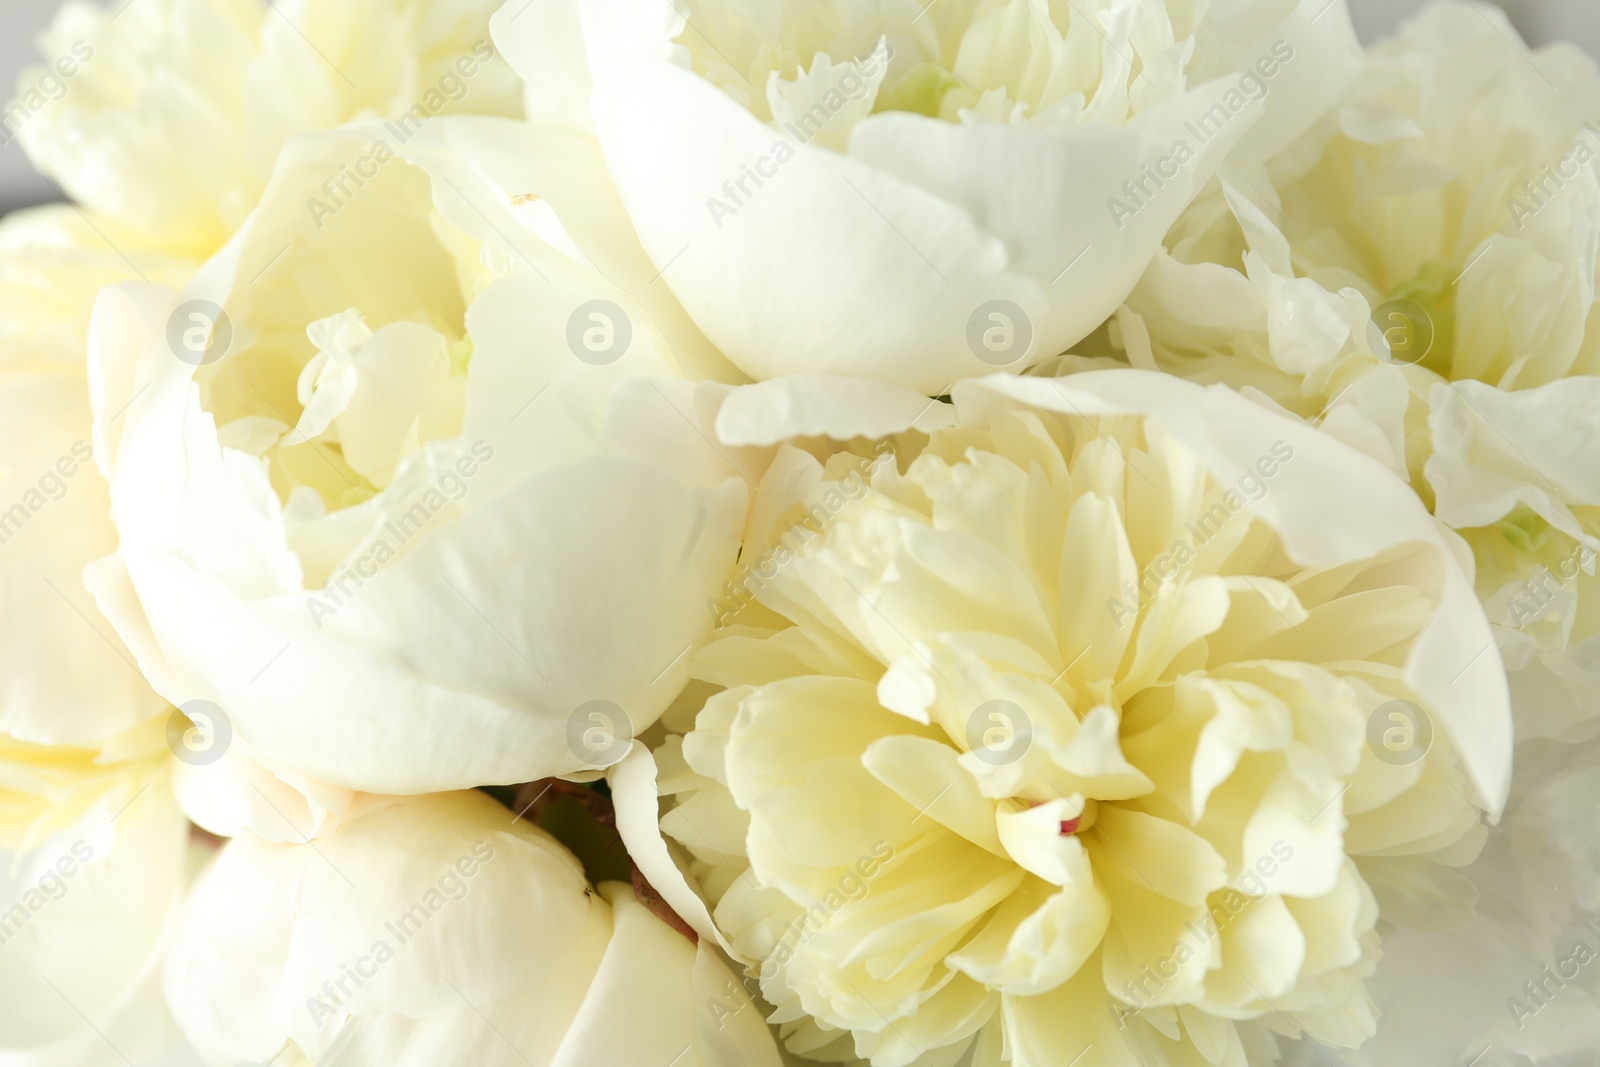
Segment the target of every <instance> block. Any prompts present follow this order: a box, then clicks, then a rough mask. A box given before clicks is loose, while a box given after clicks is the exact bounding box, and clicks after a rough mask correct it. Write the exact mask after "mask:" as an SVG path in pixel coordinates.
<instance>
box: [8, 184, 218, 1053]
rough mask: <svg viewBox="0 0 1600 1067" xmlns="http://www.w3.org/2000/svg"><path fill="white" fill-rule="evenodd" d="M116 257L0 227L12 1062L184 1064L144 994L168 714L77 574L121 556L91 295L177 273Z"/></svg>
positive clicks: (65, 238) (177, 879) (155, 906)
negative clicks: (88, 358) (90, 372)
mask: <svg viewBox="0 0 1600 1067" xmlns="http://www.w3.org/2000/svg"><path fill="white" fill-rule="evenodd" d="M127 249H128V251H127V254H126V257H125V255H124V253H121V252H118V251H116V250H114V249H112V248H110V247H108V246H107V245H106V244H105V240H104V237H103V236H102V235H100V234H97V233H95V232H94V230H93V228H92V227H91V226H89V225H88V224H87V223H86V222H85V221H84V220H83V219H82V218H81V217H80V216H79V215H77V214H76V213H75V212H73V211H72V210H71V209H69V208H45V209H39V210H36V211H29V212H21V213H17V214H14V215H11V216H9V217H8V218H7V219H6V220H5V221H4V222H3V223H0V589H3V595H0V627H3V630H4V634H3V637H0V676H3V677H4V679H5V689H4V692H5V697H4V700H0V1064H4V1065H6V1067H13V1065H15V1067H23V1065H26V1067H80V1065H81V1067H89V1065H91V1064H100V1063H104V1062H106V1060H105V1057H107V1056H110V1057H111V1058H112V1059H114V1060H117V1061H118V1062H121V1061H123V1060H126V1061H128V1062H133V1063H137V1064H139V1065H140V1067H153V1065H154V1064H156V1063H158V1062H160V1063H166V1062H168V1061H167V1060H166V1059H165V1057H166V1056H167V1055H168V1054H169V1053H172V1054H175V1055H179V1056H181V1054H182V1052H181V1048H180V1046H181V1042H179V1040H178V1035H177V1031H176V1028H175V1027H174V1026H173V1023H172V1020H171V1018H170V1017H169V1016H168V1014H167V1011H166V1008H165V1006H164V1004H163V1003H162V1001H161V995H160V988H159V984H158V983H157V982H156V972H157V970H158V965H159V960H160V953H161V952H162V950H163V948H164V946H165V944H166V941H167V938H168V936H169V933H170V924H171V921H172V919H173V916H174V915H175V912H176V908H177V905H178V903H179V899H180V897H181V894H182V891H183V887H184V882H185V879H186V874H187V871H186V861H185V840H186V835H187V830H188V824H187V823H186V822H185V821H184V818H183V816H182V815H181V814H180V812H179V810H178V808H177V806H176V805H175V804H174V802H173V796H172V790H171V775H170V770H171V767H172V765H173V764H172V761H171V760H170V759H169V753H168V745H169V744H170V743H171V739H172V737H173V736H174V735H173V734H170V733H169V731H171V730H174V729H175V725H174V724H173V722H172V720H171V718H170V716H175V715H176V714H177V713H176V712H175V711H173V710H172V709H171V708H170V707H169V706H168V705H167V703H166V702H165V701H163V700H161V699H159V698H158V697H157V696H156V695H155V694H154V693H152V692H151V691H150V689H149V686H148V684H147V683H146V682H145V681H144V679H143V678H142V677H141V676H140V674H139V671H138V668H137V667H136V666H135V665H134V662H133V659H132V656H131V655H130V654H129V652H128V651H127V649H126V648H125V647H124V646H123V645H122V643H121V642H120V641H119V640H118V638H117V635H116V633H115V631H114V630H113V629H112V628H111V627H110V626H109V625H108V624H107V622H106V620H105V619H104V618H102V617H101V616H100V615H99V613H98V612H97V611H96V610H95V605H94V600H93V599H92V598H91V597H90V595H89V593H88V590H87V589H86V588H85V587H84V584H83V579H82V573H83V569H84V566H85V565H86V564H87V563H89V562H90V561H92V560H94V559H96V558H97V557H99V556H100V555H102V554H103V553H105V552H107V551H109V550H111V549H112V548H113V547H114V546H115V544H116V534H115V531H114V530H113V529H112V526H111V519H110V514H109V510H110V501H109V494H108V492H107V488H106V483H105V481H104V479H103V478H102V477H101V476H100V473H99V471H98V470H97V469H96V467H95V464H94V455H93V446H92V442H93V438H94V435H93V430H92V427H91V413H90V405H89V384H88V377H87V375H86V373H85V367H84V344H85V335H86V332H87V327H88V320H89V313H90V309H91V307H92V306H93V302H94V296H95V292H96V290H97V289H98V288H99V286H100V285H102V284H111V283H115V282H121V281H126V280H128V279H129V278H135V277H138V276H139V275H140V273H143V274H145V276H147V277H152V278H163V279H171V278H179V277H185V276H187V275H186V271H187V270H188V269H189V266H188V265H186V264H184V263H182V262H181V261H176V260H171V259H169V258H167V257H164V256H160V255H157V254H153V253H151V252H149V251H148V250H144V251H140V250H139V249H138V246H136V245H135V244H132V243H130V244H128V245H127ZM179 722H180V724H181V720H180V721H179ZM175 1050H176V1051H175ZM119 1057H120V1059H119ZM170 1062H171V1063H172V1064H173V1065H176V1064H177V1063H179V1062H183V1061H181V1060H172V1061H170Z"/></svg>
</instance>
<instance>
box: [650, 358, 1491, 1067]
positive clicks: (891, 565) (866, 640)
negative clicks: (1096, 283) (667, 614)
mask: <svg viewBox="0 0 1600 1067" xmlns="http://www.w3.org/2000/svg"><path fill="white" fill-rule="evenodd" d="M804 404H805V398H804V389H803V388H801V387H798V386H797V387H795V388H793V389H792V390H791V389H790V383H786V382H782V381H779V382H774V383H769V385H767V386H755V387H750V388H749V389H746V390H743V391H736V392H735V393H734V394H733V395H732V397H731V398H730V399H729V400H728V401H727V402H726V403H725V404H724V406H723V408H722V411H721V413H720V415H719V418H718V422H717V426H718V430H719V431H720V432H721V433H722V436H723V439H724V441H725V442H727V443H730V444H751V443H761V441H758V440H756V437H757V436H758V435H763V434H764V435H766V436H765V440H766V441H771V440H773V439H774V435H775V434H779V433H782V432H783V431H782V430H781V429H780V430H772V429H771V427H772V426H779V427H782V426H784V425H785V424H787V425H789V426H791V427H793V426H795V425H804V424H805V423H806V415H805V413H803V412H802V413H800V414H796V411H797V409H798V408H800V407H803V406H804ZM839 406H841V407H844V408H846V409H848V407H849V398H848V396H846V397H843V398H841V400H840V402H839ZM955 416H956V420H955V424H954V425H953V426H950V427H949V428H947V429H942V430H938V431H936V432H933V433H932V434H931V436H927V437H923V436H921V435H919V434H907V435H902V436H901V437H899V438H896V439H895V440H894V441H893V446H894V448H895V449H896V450H897V452H898V455H897V456H896V457H895V461H893V462H886V461H884V460H883V459H881V458H879V459H877V460H876V461H874V460H872V459H870V458H869V459H865V460H864V459H863V458H862V457H863V454H870V453H871V452H872V451H873V450H872V449H871V448H865V447H853V448H850V449H841V446H840V445H839V444H838V443H837V442H833V443H829V442H827V441H825V440H823V439H819V438H812V439H808V440H807V439H802V440H799V441H796V442H791V444H790V446H788V447H784V448H781V449H780V450H779V451H778V453H777V455H776V457H775V459H774V460H773V463H772V467H771V469H770V470H769V472H768V475H767V479H766V481H765V482H764V483H763V486H762V490H761V492H760V493H758V505H757V508H758V510H759V509H760V508H761V507H762V504H761V503H760V501H761V500H763V499H765V500H766V501H767V503H768V505H772V504H773V502H774V501H775V500H779V499H782V497H783V495H784V494H785V493H786V492H787V493H788V494H789V496H790V499H792V500H793V501H794V506H793V508H792V509H791V510H790V511H789V512H788V513H787V516H786V518H785V519H784V520H783V521H780V522H778V523H776V524H774V525H773V527H772V529H773V533H772V534H771V535H769V537H768V540H769V541H770V542H771V543H774V544H775V543H778V542H780V541H782V542H787V543H789V544H790V545H791V546H792V548H793V550H792V551H791V552H789V553H788V554H787V555H785V556H784V557H783V562H782V564H781V565H779V566H767V567H765V568H764V569H763V568H759V567H757V568H756V569H754V570H753V571H752V574H753V576H747V579H746V584H747V586H748V587H749V589H750V591H751V593H752V595H753V600H752V602H751V603H750V604H748V605H747V606H745V607H743V608H742V609H741V610H739V611H738V612H737V613H736V614H735V615H734V617H733V618H732V620H731V621H730V622H729V623H728V624H727V625H726V626H724V627H723V628H722V629H721V630H720V631H719V634H718V635H717V636H716V637H715V638H714V639H713V641H712V642H711V643H710V644H709V645H708V646H707V647H706V648H705V649H704V650H703V651H702V652H701V653H700V654H699V656H698V658H697V661H696V665H695V667H694V672H695V674H696V676H697V677H698V678H699V679H700V680H701V681H702V682H703V683H706V684H707V685H709V686H711V687H716V688H717V690H718V691H715V692H714V693H713V695H711V696H710V697H709V698H708V699H706V700H705V701H704V706H703V708H701V709H700V710H699V712H698V715H697V716H695V718H694V720H693V729H692V731H690V732H688V733H687V736H685V737H683V738H682V740H681V741H679V740H678V739H677V738H675V737H674V738H671V739H669V740H668V741H667V742H666V743H665V744H664V745H663V746H661V747H660V749H659V751H658V752H657V754H656V756H657V759H658V760H659V762H660V767H661V773H662V783H661V786H660V788H661V791H662V792H664V793H669V794H672V795H674V797H675V803H674V805H673V806H672V807H671V809H670V810H669V811H667V813H666V814H665V816H664V817H663V819H662V824H661V825H662V829H663V830H664V831H665V832H666V834H668V835H669V836H670V837H672V838H674V839H676V841H678V842H679V843H681V844H682V845H683V846H684V847H685V848H686V849H687V850H688V853H689V854H690V856H692V861H691V862H690V863H689V864H688V865H689V867H690V870H691V872H692V877H693V878H694V879H695V880H696V881H697V882H698V885H699V887H700V889H701V891H702V893H703V896H704V898H705V899H706V901H707V903H708V904H709V905H710V906H711V909H712V910H711V916H712V918H713V919H714V922H715V925H716V927H717V928H718V929H719V930H720V931H721V932H722V933H723V935H724V936H725V937H726V939H727V942H728V944H729V946H730V948H731V949H732V950H733V951H734V953H735V954H736V955H737V956H739V957H741V958H742V959H744V960H745V961H746V962H747V963H748V964H749V968H750V973H751V974H752V975H753V976H756V977H757V978H758V979H759V982H760V986H761V989H762V991H763V993H764V994H765V995H766V996H767V998H768V999H769V1000H770V1001H771V1002H772V1003H773V1004H775V1005H776V1006H777V1014H776V1016H775V1020H776V1021H778V1022H781V1023H783V1024H784V1028H785V1031H786V1036H787V1038H788V1042H789V1045H790V1048H791V1049H792V1050H794V1051H796V1052H800V1053H802V1054H814V1055H819V1056H821V1057H822V1058H824V1059H835V1060H836V1059H841V1058H843V1059H850V1058H851V1057H852V1056H859V1057H863V1058H865V1059H867V1060H869V1061H870V1062H871V1063H872V1064H874V1065H875V1067H903V1065H908V1064H913V1063H916V1064H941V1065H945V1064H953V1063H955V1062H956V1061H957V1060H958V1059H960V1057H961V1056H962V1055H964V1054H965V1053H966V1051H967V1050H968V1048H969V1047H971V1046H972V1045H973V1043H974V1042H975V1043H976V1050H975V1052H974V1059H973V1061H972V1062H974V1063H977V1064H1001V1063H1010V1064H1014V1065H1017V1067H1045V1065H1050V1067H1056V1065H1060V1064H1065V1063H1069V1062H1071V1063H1077V1064H1081V1065H1084V1067H1101V1065H1106V1067H1109V1065H1117V1067H1121V1065H1128V1067H1133V1065H1135V1064H1146V1065H1149V1064H1180V1063H1182V1064H1189V1063H1197V1062H1200V1061H1201V1060H1202V1059H1203V1060H1204V1061H1205V1062H1208V1063H1212V1064H1244V1063H1245V1062H1246V1061H1247V1057H1248V1059H1249V1062H1265V1059H1264V1057H1267V1056H1268V1055H1270V1053H1271V1049H1272V1045H1273V1036H1272V1035H1274V1034H1280V1035H1288V1036H1298V1034H1299V1033H1300V1032H1304V1033H1307V1034H1310V1035H1312V1036H1313V1037H1315V1038H1317V1039H1318V1040H1321V1041H1323V1042H1325V1043H1328V1044H1333V1045H1341V1046H1354V1045H1358V1044H1359V1043H1360V1042H1361V1041H1362V1040H1363V1039H1364V1038H1366V1037H1367V1036H1368V1035H1370V1034H1371V1033H1372V1031H1373V1029H1374V1024H1375V1019H1374V1009H1373V1006H1372V1003H1371V1001H1370V1000H1369V998H1368V997H1367V995H1366V992H1365V989H1364V986H1363V980H1364V979H1365V978H1367V977H1368V976H1369V975H1370V974H1371V973H1372V971H1373V969H1374V968H1375V967H1376V965H1377V963H1378V959H1379V956H1380V949H1379V941H1380V937H1379V934H1380V929H1381V928H1380V926H1379V925H1378V923H1379V918H1380V913H1381V914H1382V915H1383V916H1384V917H1385V918H1387V919H1391V920H1394V919H1400V920H1411V921H1415V920H1418V919H1423V920H1426V919H1427V918H1428V917H1429V913H1430V912H1431V913H1432V914H1433V917H1435V918H1438V917H1441V916H1442V915H1445V914H1448V916H1449V917H1453V918H1461V917H1462V916H1463V915H1464V913H1465V912H1466V911H1467V910H1469V909H1470V904H1471V894H1470V890H1469V889H1467V888H1466V887H1465V884H1464V882H1463V881H1462V880H1461V879H1459V877H1458V876H1456V875H1454V874H1453V873H1452V872H1451V871H1450V870H1449V868H1450V867H1454V866H1459V865H1461V864H1463V863H1465V862H1468V861H1469V860H1470V859H1471V858H1472V857H1473V856H1475V855H1476V853H1477V851H1478V849H1479V847H1480V845H1481V843H1482V840H1483V837H1484V832H1483V829H1482V827H1481V825H1480V822H1479V813H1478V810H1477V807H1476V806H1475V804H1474V803H1473V802H1472V801H1471V800H1469V795H1470V794H1471V793H1472V789H1473V786H1472V785H1469V781H1476V782H1477V783H1478V785H1479V787H1480V788H1483V789H1484V790H1485V791H1486V792H1485V795H1486V797H1487V805H1488V806H1491V807H1492V806H1494V805H1495V804H1496V803H1498V801H1497V798H1496V794H1498V792H1499V791H1500V790H1501V789H1502V788H1503V775H1504V766H1503V760H1504V753H1503V751H1502V752H1500V753H1494V752H1493V751H1492V750H1491V749H1489V748H1486V747H1485V746H1484V742H1485V741H1486V739H1487V738H1489V737H1490V736H1496V737H1498V738H1499V739H1500V740H1499V741H1498V742H1496V744H1500V745H1504V743H1505V733H1506V727H1507V721H1508V720H1507V712H1506V707H1505V696H1504V680H1503V676H1502V675H1501V672H1500V667H1499V664H1498V662H1496V657H1495V655H1494V653H1493V651H1492V649H1491V647H1490V639H1489V634H1488V627H1487V624H1486V623H1485V621H1484V619H1483V617H1482V615H1481V613H1480V612H1479V611H1478V609H1477V607H1476V605H1475V603H1474V601H1473V598H1472V595H1471V592H1470V589H1469V588H1468V585H1467V583H1466V580H1465V579H1464V577H1463V576H1462V575H1461V574H1460V573H1459V572H1458V571H1457V570H1456V566H1455V564H1454V562H1453V561H1452V559H1451V557H1450V555H1449V551H1448V549H1447V547H1446V545H1445V543H1444V542H1443V541H1442V540H1441V539H1440V536H1439V535H1438V533H1437V532H1435V529H1434V527H1433V525H1432V522H1431V520H1430V519H1429V518H1428V516H1427V515H1426V513H1425V512H1424V510H1423V509H1422V507H1421V505H1420V504H1419V503H1417V502H1416V500H1415V498H1414V497H1412V496H1411V495H1410V494H1409V492H1408V491H1407V490H1406V489H1405V487H1404V486H1403V485H1402V484H1401V483H1399V482H1398V480H1396V479H1394V478H1392V477H1391V476H1389V475H1388V474H1386V473H1385V472H1383V471H1382V470H1381V468H1380V467H1379V466H1378V465H1377V464H1376V463H1373V462H1372V461H1370V460H1367V459H1366V458H1364V457H1361V456H1359V455H1358V454H1356V453H1355V452H1354V451H1353V450H1350V449H1348V448H1346V447H1345V446H1343V445H1340V444H1338V443H1337V442H1334V441H1332V440H1331V439H1329V438H1326V437H1325V436H1319V435H1318V434H1317V433H1316V432H1315V431H1311V430H1309V429H1308V428H1305V427H1303V426H1300V425H1298V424H1296V423H1294V422H1292V421H1290V420H1284V419H1280V418H1278V417H1275V416H1272V415H1269V414H1266V413H1264V412H1261V411H1259V409H1256V408H1254V406H1253V405H1251V404H1250V403H1248V402H1247V401H1245V400H1243V399H1242V398H1240V397H1238V396H1237V395H1235V394H1232V393H1230V392H1227V391H1223V390H1217V389H1213V390H1202V389H1200V388H1198V387H1195V386H1192V385H1189V384H1187V383H1182V382H1179V381H1177V380H1174V379H1170V378H1162V377H1158V376H1154V375H1145V374H1140V373H1136V372H1113V373H1111V374H1095V375H1081V376H1078V377H1076V378H1074V379H1071V380H1069V381H1044V380H1037V379H1034V380H1029V379H1022V380H1015V379H1009V380H997V379H987V380H985V381H984V382H981V383H968V384H966V385H963V386H961V387H959V388H958V389H957V392H956V394H955ZM862 471H866V472H867V473H866V474H865V476H863V475H862V473H861V472H862ZM755 555H758V554H755V553H751V552H750V550H749V549H748V548H747V558H752V557H753V556H755ZM1447 634H1448V635H1449V636H1448V637H1447V636H1446V635H1447ZM1475 654H1476V659H1473V658H1472V657H1474V655H1475ZM1469 720H1471V722H1472V725H1469V724H1468V723H1469ZM672 721H673V717H672V716H670V715H669V723H670V722H672ZM1435 726H1436V727H1437V729H1436V731H1435ZM1447 730H1449V731H1451V732H1453V733H1454V735H1455V740H1456V742H1457V745H1462V747H1460V748H1459V749H1458V747H1456V746H1455V745H1452V743H1451V739H1450V737H1447V734H1446V731H1447ZM1430 736H1431V739H1432V740H1431V745H1430V744H1429V743H1428V742H1427V740H1426V739H1427V737H1430ZM1463 739H1467V740H1468V741H1470V743H1469V744H1464V743H1463ZM1463 757H1466V759H1465V760H1464V759H1463ZM1469 772H1470V773H1469ZM619 781H620V779H619ZM624 802H626V798H624ZM639 851H640V854H641V855H643V854H645V852H646V850H643V849H641V850H639ZM642 862H643V863H648V862H649V861H648V859H646V860H644V861H642ZM652 877H653V878H654V877H655V875H654V874H652ZM1257 1057H1263V1058H1262V1059H1258V1058H1257Z"/></svg>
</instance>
